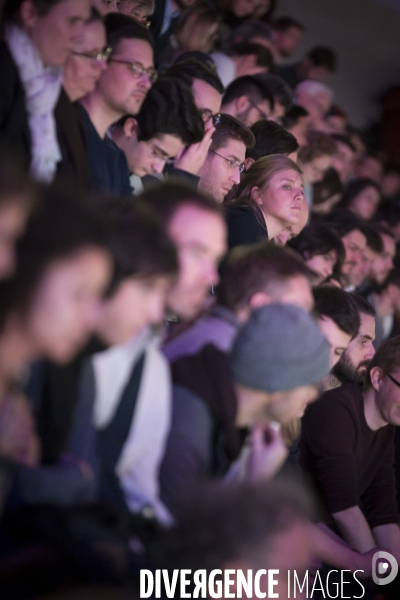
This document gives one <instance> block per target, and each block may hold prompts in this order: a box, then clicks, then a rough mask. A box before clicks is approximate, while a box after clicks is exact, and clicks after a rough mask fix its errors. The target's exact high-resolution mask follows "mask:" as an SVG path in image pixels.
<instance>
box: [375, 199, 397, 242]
mask: <svg viewBox="0 0 400 600" xmlns="http://www.w3.org/2000/svg"><path fill="white" fill-rule="evenodd" d="M379 223H381V224H382V225H383V226H384V227H386V229H388V230H389V231H390V232H391V233H392V235H393V236H394V239H395V241H396V244H398V243H399V242H400V206H396V205H392V204H387V205H385V206H383V207H382V208H381V209H380V210H379Z"/></svg>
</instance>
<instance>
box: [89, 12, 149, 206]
mask: <svg viewBox="0 0 400 600" xmlns="http://www.w3.org/2000/svg"><path fill="white" fill-rule="evenodd" d="M104 24H105V27H106V34H107V47H109V48H110V50H109V51H108V53H107V54H108V56H107V59H108V60H107V68H106V69H105V70H103V71H102V73H101V75H100V77H99V79H98V81H97V84H96V87H95V89H94V90H93V91H92V92H90V93H89V94H87V95H86V96H84V98H82V99H81V101H80V102H81V116H82V123H83V128H84V131H85V138H86V144H87V149H88V154H89V165H90V175H91V187H92V189H93V190H94V191H96V192H103V193H113V194H116V195H122V194H130V193H131V187H130V185H129V169H128V165H127V162H126V158H125V155H124V153H123V152H122V151H121V150H120V149H119V148H117V146H116V145H115V144H114V142H113V141H112V140H111V139H110V138H109V137H108V135H107V131H108V129H109V127H110V126H111V125H112V124H113V123H115V122H116V121H118V120H119V119H121V118H122V117H123V116H124V115H137V114H138V112H139V111H140V108H141V106H142V103H143V101H144V99H145V97H146V94H147V92H148V91H149V89H150V88H151V86H152V84H153V83H154V82H155V81H156V79H157V71H156V70H155V69H154V66H153V46H152V40H151V36H150V34H149V32H148V31H147V30H146V29H145V28H144V27H142V26H141V25H139V23H137V22H136V21H135V20H134V19H132V18H131V17H128V16H126V15H121V14H117V13H112V14H109V15H107V16H106V17H105V19H104Z"/></svg>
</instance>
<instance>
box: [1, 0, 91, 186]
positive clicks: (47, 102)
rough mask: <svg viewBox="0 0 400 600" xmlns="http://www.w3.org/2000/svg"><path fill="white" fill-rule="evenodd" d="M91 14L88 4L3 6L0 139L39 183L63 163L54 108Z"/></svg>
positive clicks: (48, 0) (10, 2) (11, 1)
mask: <svg viewBox="0 0 400 600" xmlns="http://www.w3.org/2000/svg"><path fill="white" fill-rule="evenodd" d="M65 14H68V18H69V19H71V21H70V22H69V21H68V22H67V20H66V19H65V16H64V15H65ZM89 15H90V2H89V0H82V2H80V3H76V2H74V3H72V2H71V1H70V0H61V1H60V2H56V3H55V2H53V1H52V0H44V1H43V2H42V3H40V8H39V6H38V4H37V3H36V2H34V3H33V2H28V3H27V2H22V1H21V0H20V1H17V2H16V1H15V0H5V2H2V7H1V17H2V26H3V41H2V42H1V45H0V52H1V65H2V69H1V73H2V76H1V80H0V90H1V91H0V97H1V116H0V140H2V141H3V143H4V144H5V145H6V146H7V148H8V149H9V151H10V152H12V153H13V154H14V155H15V157H16V158H17V159H18V160H20V162H21V164H23V165H24V167H25V169H26V170H27V171H28V170H30V173H31V174H32V175H33V177H34V178H35V179H38V180H40V181H44V182H50V181H52V180H53V178H54V174H55V172H56V168H57V163H58V161H59V160H61V152H60V147H59V144H58V141H57V135H56V125H55V120H54V108H55V106H56V104H57V99H58V95H59V93H60V90H61V84H62V67H63V65H64V64H65V63H66V61H67V59H68V57H69V55H70V53H71V50H72V48H73V46H74V45H75V44H77V43H79V41H80V39H81V37H82V34H83V28H84V24H85V22H86V20H87V19H88V18H89ZM54 28H57V29H56V31H57V34H56V35H55V34H54Z"/></svg>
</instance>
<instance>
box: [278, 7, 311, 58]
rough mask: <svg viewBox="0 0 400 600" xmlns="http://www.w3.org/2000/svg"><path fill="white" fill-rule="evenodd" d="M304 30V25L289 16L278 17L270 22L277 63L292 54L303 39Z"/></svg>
mask: <svg viewBox="0 0 400 600" xmlns="http://www.w3.org/2000/svg"><path fill="white" fill-rule="evenodd" d="M304 31H305V28H304V25H302V24H301V23H299V21H296V19H292V18H291V17H279V18H278V19H275V20H274V21H273V22H272V39H273V42H274V48H275V58H276V60H275V62H276V63H277V64H279V62H281V61H282V59H286V58H290V57H291V56H293V54H294V53H295V52H296V50H297V48H298V47H299V45H300V42H301V40H302V39H303V36H304Z"/></svg>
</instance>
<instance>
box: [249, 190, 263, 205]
mask: <svg viewBox="0 0 400 600" xmlns="http://www.w3.org/2000/svg"><path fill="white" fill-rule="evenodd" d="M250 195H251V198H252V200H254V202H255V203H256V204H258V205H259V206H261V205H262V198H261V196H260V188H259V187H258V186H254V187H253V188H252V190H251V192H250Z"/></svg>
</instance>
